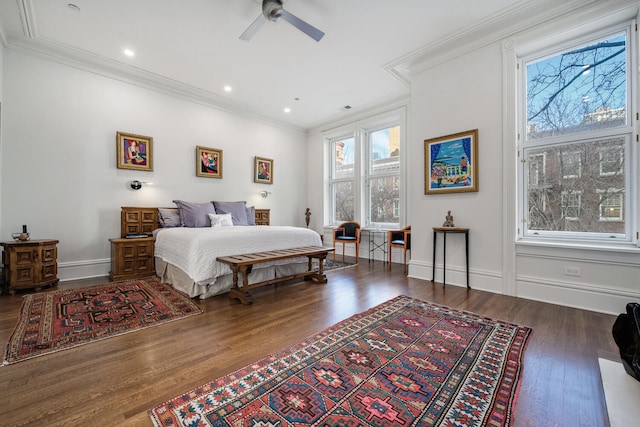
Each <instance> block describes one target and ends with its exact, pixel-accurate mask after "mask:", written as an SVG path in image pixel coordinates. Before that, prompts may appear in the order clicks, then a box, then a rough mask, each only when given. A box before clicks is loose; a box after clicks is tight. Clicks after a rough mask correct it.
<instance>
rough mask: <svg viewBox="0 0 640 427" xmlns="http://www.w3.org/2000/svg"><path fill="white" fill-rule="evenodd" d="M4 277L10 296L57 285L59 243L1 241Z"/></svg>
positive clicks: (54, 241) (47, 241)
mask: <svg viewBox="0 0 640 427" xmlns="http://www.w3.org/2000/svg"><path fill="white" fill-rule="evenodd" d="M0 245H1V246H2V247H3V251H2V264H3V265H4V268H3V270H2V276H3V280H4V284H5V286H7V287H8V289H9V293H14V291H15V290H16V289H29V288H35V289H36V290H40V289H41V288H43V287H44V286H53V285H56V284H58V280H59V279H58V246H57V245H58V241H57V240H50V239H45V240H27V241H24V242H2V243H0Z"/></svg>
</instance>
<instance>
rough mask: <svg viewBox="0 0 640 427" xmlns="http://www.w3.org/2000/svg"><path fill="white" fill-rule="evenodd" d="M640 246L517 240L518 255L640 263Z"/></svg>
mask: <svg viewBox="0 0 640 427" xmlns="http://www.w3.org/2000/svg"><path fill="white" fill-rule="evenodd" d="M638 255H640V248H638V247H637V246H636V245H635V244H633V243H625V244H618V245H611V244H609V245H605V244H597V243H593V242H584V243H576V242H562V241H557V240H555V241H549V240H545V241H544V242H539V241H531V240H519V241H516V256H529V257H540V258H558V259H569V258H570V259H576V260H581V261H586V262H589V261H601V262H612V263H624V264H634V265H640V257H638Z"/></svg>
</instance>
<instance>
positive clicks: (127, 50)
mask: <svg viewBox="0 0 640 427" xmlns="http://www.w3.org/2000/svg"><path fill="white" fill-rule="evenodd" d="M124 54H125V55H127V56H129V57H132V56H135V55H136V53H135V52H134V51H132V50H131V49H125V50H124Z"/></svg>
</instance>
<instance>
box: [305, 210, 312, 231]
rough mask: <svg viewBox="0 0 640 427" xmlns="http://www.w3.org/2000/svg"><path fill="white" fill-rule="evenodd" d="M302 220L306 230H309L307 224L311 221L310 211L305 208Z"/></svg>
mask: <svg viewBox="0 0 640 427" xmlns="http://www.w3.org/2000/svg"><path fill="white" fill-rule="evenodd" d="M304 220H305V222H306V223H307V228H309V222H310V221H311V209H309V208H307V210H306V211H305V212H304Z"/></svg>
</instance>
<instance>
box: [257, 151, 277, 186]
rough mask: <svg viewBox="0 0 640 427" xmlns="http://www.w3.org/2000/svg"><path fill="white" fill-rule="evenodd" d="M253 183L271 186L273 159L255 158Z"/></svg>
mask: <svg viewBox="0 0 640 427" xmlns="http://www.w3.org/2000/svg"><path fill="white" fill-rule="evenodd" d="M253 169H254V172H253V182H257V183H260V184H273V159H265V158H263V157H257V156H256V157H255V163H254V167H253Z"/></svg>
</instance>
